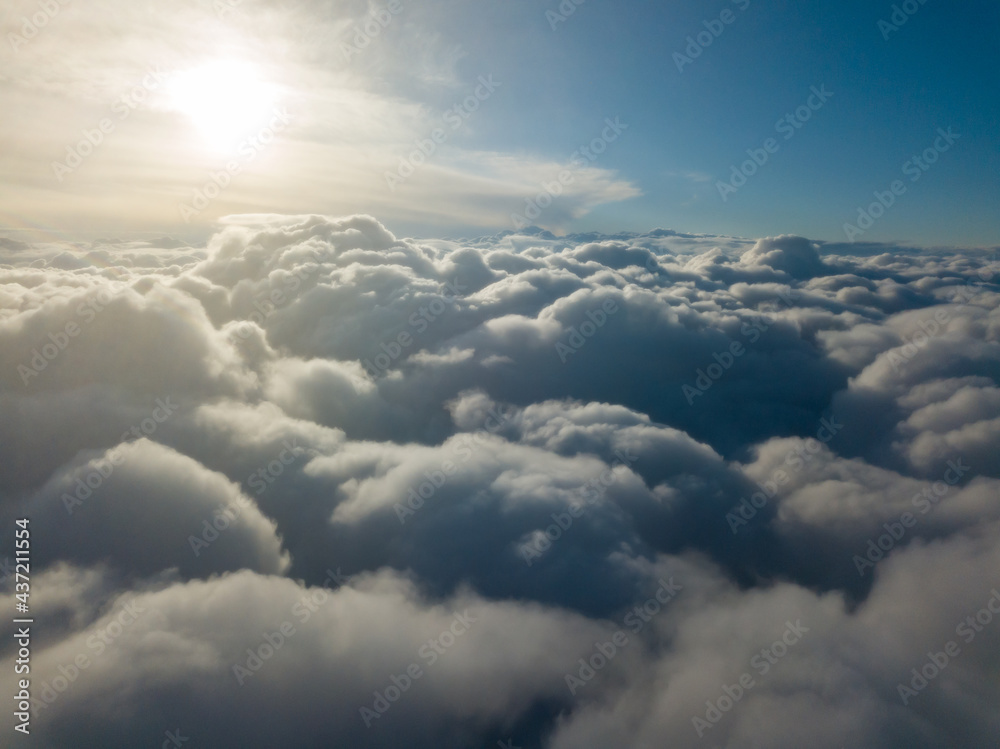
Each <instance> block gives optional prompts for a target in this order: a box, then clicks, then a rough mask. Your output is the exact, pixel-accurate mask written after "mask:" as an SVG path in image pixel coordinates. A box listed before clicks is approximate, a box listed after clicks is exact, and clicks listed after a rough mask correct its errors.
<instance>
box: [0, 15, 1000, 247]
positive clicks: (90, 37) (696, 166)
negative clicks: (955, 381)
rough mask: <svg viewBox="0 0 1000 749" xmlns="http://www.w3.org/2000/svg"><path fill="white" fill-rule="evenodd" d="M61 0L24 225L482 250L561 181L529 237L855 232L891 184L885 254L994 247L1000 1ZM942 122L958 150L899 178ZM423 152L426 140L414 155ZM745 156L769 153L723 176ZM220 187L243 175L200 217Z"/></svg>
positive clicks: (14, 85)
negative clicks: (442, 240) (338, 234)
mask: <svg viewBox="0 0 1000 749" xmlns="http://www.w3.org/2000/svg"><path fill="white" fill-rule="evenodd" d="M227 1H228V2H229V3H230V4H229V5H227V4H226V3H227ZM914 3H916V0H914ZM46 7H47V8H48V9H47V10H46V9H44V8H43V7H42V5H39V3H38V2H37V0H23V1H22V0H14V1H13V2H9V3H7V4H6V22H5V25H4V37H5V39H4V40H3V41H4V44H3V46H2V48H0V49H2V51H0V103H2V108H3V112H4V115H3V118H2V123H0V128H2V130H0V138H2V140H0V142H2V144H3V146H2V154H3V157H2V158H3V161H2V163H0V182H2V187H0V190H2V193H0V204H2V206H3V213H2V215H0V228H2V229H4V230H6V232H7V234H8V236H22V235H19V234H17V232H22V231H25V232H31V235H32V236H53V235H54V236H57V237H75V236H84V237H91V238H93V237H94V236H98V235H103V234H107V233H111V234H112V235H114V236H134V235H136V234H137V233H142V234H143V235H145V236H148V235H149V233H163V232H168V233H173V234H180V235H182V236H186V237H198V238H204V237H205V236H206V234H207V232H208V227H209V226H210V225H211V223H212V221H213V220H214V219H216V218H218V217H219V216H222V215H225V214H228V213H246V212H250V213H255V212H264V213H269V212H278V213H282V212H300V213H301V212H318V213H325V214H332V215H347V214H350V213H354V212H359V211H363V212H369V213H373V214H375V215H378V216H379V217H380V218H382V219H383V220H385V221H388V222H389V223H390V224H391V225H392V226H393V227H394V228H395V229H396V230H398V231H403V232H410V233H414V234H417V235H424V236H428V235H430V236H440V235H441V234H451V235H456V234H462V233H473V234H481V233H484V232H489V231H494V230H499V229H511V228H514V226H513V223H512V218H511V214H513V213H518V214H520V215H525V211H526V210H530V209H529V208H527V206H526V203H525V201H526V199H527V200H530V199H532V198H535V197H537V196H539V195H542V196H543V200H545V199H546V198H545V185H546V184H548V185H555V186H556V188H557V189H550V190H549V193H550V194H553V193H558V194H557V196H556V197H555V198H554V199H553V200H552V204H551V205H550V206H547V207H546V209H545V210H543V211H541V213H540V215H538V217H537V218H536V219H531V217H530V216H527V218H528V221H527V223H535V224H538V225H541V226H543V227H545V228H548V229H551V230H553V231H555V232H557V233H561V232H568V231H581V230H594V229H597V230H602V231H621V230H635V231H647V230H649V229H652V228H654V227H658V226H662V227H671V228H675V229H677V230H680V231H695V232H699V231H701V232H721V233H732V234H738V235H740V236H761V235H765V234H779V233H784V232H790V233H797V234H802V235H806V236H810V237H813V238H815V239H823V240H832V241H845V240H846V239H848V238H849V237H848V236H847V235H846V233H845V230H844V224H845V223H847V222H851V223H855V224H856V223H857V221H858V208H859V207H866V206H868V205H869V204H870V203H871V202H872V200H874V199H875V197H874V196H873V192H875V191H880V192H883V193H884V192H885V191H887V190H890V185H891V183H892V182H893V181H894V180H897V179H898V180H901V181H902V182H903V183H904V186H905V188H906V191H905V193H904V194H901V195H899V196H898V200H896V201H894V204H893V206H892V207H891V208H890V209H889V210H887V211H886V212H885V215H884V216H881V217H879V218H878V219H877V220H876V221H875V222H874V224H873V226H871V228H869V229H868V230H867V231H866V232H865V234H864V235H863V239H864V240H879V241H882V240H895V241H902V242H907V243H910V244H917V245H923V246H931V245H982V244H995V243H996V242H997V241H998V239H997V237H998V234H1000V232H998V229H1000V218H998V212H997V211H996V205H997V202H998V198H1000V188H998V180H997V179H996V174H997V173H998V170H1000V154H998V149H997V147H996V144H997V134H998V133H997V128H998V127H1000V125H998V123H1000V103H998V99H997V97H996V96H995V95H993V92H995V91H996V90H997V84H998V72H997V71H998V66H997V64H996V62H997V56H996V48H995V39H996V34H997V30H998V20H1000V15H998V14H1000V11H998V10H997V8H996V6H995V5H994V4H990V3H986V2H972V3H965V4H963V5H962V7H961V10H958V9H955V8H954V7H953V6H951V5H948V4H946V3H942V2H928V3H926V4H923V5H920V4H919V3H916V4H915V5H913V8H910V9H911V10H914V9H915V11H916V12H915V13H914V14H913V15H912V17H909V16H906V15H905V14H904V16H903V17H905V18H906V19H907V20H906V22H905V24H902V25H899V26H893V27H890V26H887V25H885V23H883V24H882V25H881V26H880V23H879V22H880V21H882V22H887V23H890V24H891V23H892V14H893V10H892V7H891V4H880V3H871V2H862V1H861V0H847V1H846V2H839V3H835V4H827V5H823V4H814V3H806V4H803V3H793V2H776V3H775V2H772V3H767V2H763V1H761V0H733V1H732V2H728V1H726V2H723V1H722V0H718V1H716V2H713V3H711V4H709V5H704V4H702V3H680V2H675V1H674V0H670V1H669V2H631V3H625V4H623V3H602V2H597V1H596V0H588V2H584V3H582V4H580V5H579V6H577V5H574V4H573V3H571V2H569V0H567V2H566V3H565V4H564V5H563V6H561V7H562V10H560V6H559V5H558V4H557V3H554V2H552V3H535V2H529V1H527V0H505V1H504V2H488V3H485V2H457V1H447V0H428V1H426V2H419V3H417V2H412V1H410V0H394V2H393V3H391V4H388V3H383V2H371V3H366V2H361V1H349V0H344V1H332V0H331V1H328V2H320V1H318V0H316V1H313V2H310V1H308V0H302V2H295V3H292V2H267V1H265V0H245V1H244V2H239V1H238V0H216V1H215V2H211V1H210V0H191V1H189V2H179V3H134V2H126V1H125V0H95V1H94V2H88V3H82V2H63V3H58V2H57V3H55V4H53V5H51V6H46ZM567 11H572V12H567ZM31 19H34V21H32V20H31ZM896 20H897V21H898V20H900V19H899V18H897V19H896ZM380 21H381V22H380ZM39 22H44V23H39ZM366 29H367V31H366ZM689 37H690V39H689ZM706 43H707V46H704V45H706ZM150 71H157V75H150ZM481 77H482V79H483V80H485V81H486V82H487V84H488V85H484V84H482V83H480V78H481ZM814 88H815V89H816V90H819V91H823V92H828V93H829V96H826V95H824V96H823V97H822V98H815V97H814V98H812V99H810V97H811V96H813V94H812V91H813V89H814ZM477 91H478V97H477ZM470 97H471V98H470ZM810 103H812V104H813V105H814V106H813V108H812V109H810V108H809V104H810ZM817 105H818V106H817ZM275 110H277V111H278V112H280V113H282V118H277V119H276V118H275V114H274V112H275ZM789 116H790V117H791V120H789V119H787V118H788V117H789ZM105 118H106V122H105V125H106V126H107V127H106V129H107V130H108V131H109V132H107V133H101V132H100V123H101V121H102V120H103V119H105ZM607 120H611V121H617V122H618V123H620V125H621V127H618V128H616V129H614V130H608V126H607V123H606V121H607ZM782 121H784V124H782ZM269 126H271V127H273V128H274V130H275V132H274V133H273V137H272V133H271V132H270V131H267V130H265V128H268V127H269ZM939 128H942V129H946V130H947V129H948V128H951V132H953V133H955V134H957V135H958V136H959V137H958V138H957V140H953V142H950V143H949V147H948V150H947V151H946V152H937V153H931V154H930V156H931V157H933V158H934V160H935V163H933V164H932V165H931V164H928V165H927V166H928V168H927V169H926V171H925V170H923V169H919V168H915V167H913V166H912V164H911V166H910V171H909V172H907V171H905V170H906V169H907V163H908V162H910V160H911V159H912V157H914V156H917V157H920V156H921V154H923V153H924V151H925V150H926V149H932V151H933V148H934V145H935V141H936V140H937V142H938V143H939V144H940V143H942V141H940V140H939V135H938V129H939ZM435 130H438V138H437V141H438V142H434V140H435V139H434V133H435ZM262 131H263V132H262ZM88 132H89V133H90V140H91V141H100V142H99V144H98V145H95V146H94V147H93V149H92V152H91V147H90V143H88V142H87V140H86V138H87V133H88ZM259 135H263V138H264V140H266V141H267V143H264V144H262V143H260V142H259V141H257V142H256V144H255V142H254V141H250V140H247V139H249V138H254V137H256V136H259ZM608 136H610V137H611V138H613V140H611V139H610V138H609V137H608ZM769 138H774V143H773V144H772V151H773V152H772V153H767V152H766V151H765V150H762V149H763V147H764V144H765V142H766V141H767V139H769ZM81 139H83V141H84V142H83V144H82V146H80V145H79V143H80V141H81ZM595 139H596V141H595ZM420 142H422V143H423V148H424V151H425V152H428V153H429V152H430V151H433V152H432V153H429V155H427V156H426V157H424V155H423V154H421V153H420V152H419V151H417V153H416V156H415V158H413V159H411V154H414V152H415V150H416V149H418V148H419V143H420ZM591 144H593V145H594V150H591ZM581 148H586V149H587V151H586V152H585V153H583V152H580V151H579V149H581ZM68 149H72V150H73V152H74V154H75V155H74V154H71V153H70V151H69V150H68ZM748 149H749V150H751V151H752V152H754V153H756V154H757V156H758V161H761V160H763V158H762V157H766V159H767V161H766V162H765V163H763V164H762V165H761V166H759V167H757V165H754V164H748V166H747V171H755V173H753V174H752V176H750V177H749V178H748V179H747V180H746V184H745V185H738V189H737V190H735V191H732V192H730V191H727V190H725V188H720V182H721V181H729V182H730V185H733V184H734V183H733V182H732V180H733V168H734V167H736V168H737V169H739V168H740V167H741V165H742V164H743V162H745V161H747V159H749V158H751V157H752V156H753V153H751V154H748V153H747V151H748ZM88 154H89V155H88ZM77 157H79V160H77ZM67 159H69V161H67ZM404 160H406V161H408V162H409V164H408V165H404V166H402V167H401V164H403V162H404ZM57 162H58V163H60V164H63V165H64V167H60V166H57V165H56V163H57ZM415 162H423V163H415ZM74 164H78V165H77V166H73V165H74ZM227 164H232V165H233V166H234V167H235V168H236V169H238V173H237V174H235V176H233V175H225V174H224V172H225V169H226V165H227ZM411 165H412V166H415V168H414V169H413V173H412V175H409V176H407V177H406V178H405V179H403V180H402V181H401V182H399V183H395V182H394V180H392V179H387V176H386V175H387V173H395V174H396V175H397V176H398V175H399V174H400V169H402V173H403V174H409V171H408V170H409V166H411ZM564 170H569V171H564ZM212 173H215V174H216V175H217V176H216V182H217V183H226V184H225V186H224V188H223V189H221V190H220V194H219V195H218V196H217V197H215V198H213V199H211V200H209V201H208V204H207V206H205V207H203V208H202V209H201V210H198V209H197V205H199V204H198V203H196V202H195V201H196V197H195V196H196V191H197V190H199V189H203V188H204V187H205V185H206V184H208V185H209V188H208V189H209V191H210V193H213V194H214V187H213V186H211V185H212V182H211V180H212V177H211V174H212ZM561 173H562V174H564V176H566V181H565V184H563V185H560V184H559V183H558V178H559V175H560V174H561ZM918 175H919V179H918V180H917V181H913V177H914V176H918ZM230 177H231V182H227V179H229V178H230ZM739 179H740V177H736V180H737V181H738V180H739ZM390 183H393V184H390ZM723 193H725V194H724V195H723ZM182 204H186V205H188V206H192V207H193V210H191V211H183V212H182V208H181V205H182Z"/></svg>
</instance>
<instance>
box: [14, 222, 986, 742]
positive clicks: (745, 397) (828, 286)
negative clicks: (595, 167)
mask: <svg viewBox="0 0 1000 749" xmlns="http://www.w3.org/2000/svg"><path fill="white" fill-rule="evenodd" d="M833 249H836V248H829V247H827V248H825V247H824V246H823V245H821V244H818V243H815V242H812V241H810V240H808V239H805V238H802V237H792V236H782V237H774V238H764V239H760V240H757V241H752V240H744V239H739V238H730V237H716V236H701V235H682V234H678V233H676V232H673V231H669V230H657V231H655V232H651V233H649V234H643V235H635V234H622V235H616V236H600V235H588V236H582V235H576V236H570V237H564V238H556V237H554V236H552V235H550V234H548V233H545V232H541V231H537V230H530V229H529V230H525V231H524V232H521V233H503V234H500V235H496V236H491V237H482V238H476V239H465V240H454V239H440V240H412V239H400V238H397V237H396V236H395V235H394V234H393V233H392V232H391V231H390V230H389V229H388V228H386V227H385V226H383V225H382V224H380V223H379V222H378V221H377V220H375V219H373V218H371V217H369V216H361V215H358V216H350V217H345V218H330V217H324V216H315V215H314V216H273V215H255V216H237V217H231V218H230V219H228V220H227V222H226V223H225V225H224V226H223V228H222V229H221V230H220V231H219V232H218V233H217V234H216V235H215V236H214V237H213V238H212V239H211V240H210V241H209V242H208V243H207V246H205V247H186V246H183V245H182V243H178V242H174V241H172V240H166V239H164V240H160V241H151V242H147V243H125V242H118V241H116V240H113V239H109V240H102V241H99V242H95V243H93V245H91V246H66V245H61V244H49V245H30V244H24V243H15V242H8V243H4V244H3V245H2V246H0V262H2V263H3V265H0V355H2V360H3V361H4V363H5V366H4V367H3V368H2V369H0V416H2V418H0V425H2V426H0V430H2V435H3V437H2V439H0V453H2V455H0V458H2V460H0V476H2V481H0V499H2V507H0V512H2V518H0V519H2V525H3V527H4V531H3V533H4V536H3V538H4V546H3V548H4V549H8V548H11V547H10V546H8V545H7V539H12V538H13V527H14V525H13V521H14V519H15V518H17V517H22V516H25V515H27V516H28V517H30V518H31V520H32V531H33V546H32V548H33V557H34V559H33V561H34V563H35V569H34V570H33V571H34V573H35V577H34V579H33V581H32V583H33V584H32V591H33V593H32V601H33V613H34V616H35V617H36V620H37V621H39V622H45V626H44V627H39V635H38V637H39V639H37V640H35V641H34V643H33V648H34V650H33V661H32V674H31V675H32V684H33V696H34V698H35V702H36V704H35V708H36V710H35V716H34V720H33V733H35V734H36V737H35V738H36V739H37V740H38V741H40V742H41V744H39V745H42V744H44V745H45V746H47V747H54V748H59V747H71V746H82V745H101V746H107V747H119V746H120V747H134V746H138V745H158V743H162V741H163V740H164V738H163V737H164V735H165V732H167V731H171V732H173V731H177V730H179V731H180V733H181V734H183V735H184V736H189V737H191V745H193V746H213V747H244V746H255V745H277V744H281V745H284V746H301V747H312V746H325V745H331V744H333V745H338V746H371V747H393V746H399V745H400V744H401V743H402V742H403V741H406V742H407V743H408V744H409V745H414V746H419V747H455V748H456V749H458V748H461V747H473V746H481V745H495V742H497V741H513V745H514V746H522V747H549V748H550V749H562V748H564V747H571V746H572V747H586V748H588V749H590V748H592V749H600V748H601V747H608V746H628V747H636V748H638V747H644V746H677V747H687V746H691V747H695V746H726V747H734V748H736V747H740V748H742V747H746V748H747V749H749V748H750V747H755V746H767V747H789V749H790V748H791V747H800V746H803V745H809V746H816V747H829V748H830V749H833V748H834V747H841V746H844V745H848V744H851V745H857V746H865V747H885V748H886V749H888V748H889V747H904V746H905V747H927V748H930V747H949V746H954V745H962V746H983V745H985V744H986V742H987V740H988V738H989V737H992V736H995V735H997V734H998V732H1000V723H998V718H997V714H996V711H995V709H994V707H995V705H996V702H997V699H998V698H1000V679H998V673H1000V668H998V667H1000V661H998V660H997V655H996V654H997V653H998V652H1000V649H998V645H1000V624H998V623H995V622H993V621H992V619H993V618H994V613H998V612H1000V594H996V592H995V590H996V588H997V587H998V586H1000V579H998V577H997V570H998V569H1000V536H998V530H1000V505H998V503H997V496H998V489H1000V461H998V458H997V455H998V452H997V446H998V437H1000V387H998V383H1000V286H998V284H997V268H996V266H995V264H991V263H990V259H989V257H988V256H987V255H985V254H983V253H975V252H967V253H959V254H956V253H950V254H944V253H940V254H938V253H930V252H923V253H919V252H913V251H909V250H906V249H903V248H879V251H878V252H873V253H869V254H866V255H864V256H854V255H847V254H843V253H841V252H834V251H832V250H833ZM8 556H12V553H10V552H8ZM3 586H4V588H3V591H4V593H3V595H2V596H0V597H2V598H3V599H4V602H3V605H4V606H8V607H12V606H13V595H14V587H13V578H12V577H8V578H7V579H6V580H5V581H4V582H3ZM991 606H992V609H991V608H990V607H991ZM993 609H996V610H997V611H996V612H993ZM7 610H11V609H10V608H8V609H7ZM984 611H985V612H986V613H985V614H984V613H983V612H984ZM977 615H978V616H979V617H980V618H979V619H978V620H977V619H976V617H977ZM967 617H972V620H971V623H970V622H966V621H965V620H966V618H967ZM987 619H988V620H989V621H987ZM949 642H952V643H953V645H954V646H955V647H954V648H952V649H951V652H953V653H954V651H955V650H956V649H957V651H958V652H957V654H953V655H946V656H944V657H946V658H947V661H948V662H947V665H944V666H942V665H941V661H940V658H941V656H939V655H938V654H939V653H947V652H948V651H947V650H946V647H947V646H948V643H949ZM16 657H17V656H16V650H15V648H14V647H13V646H12V645H11V643H9V642H8V643H7V644H5V645H4V646H3V649H2V650H0V660H2V661H3V664H2V667H3V668H4V669H10V670H11V671H13V662H14V659H15V658H16ZM929 659H930V662H931V663H932V666H934V663H933V662H934V659H938V664H937V666H936V667H932V668H926V669H925V666H926V664H927V663H928V662H929ZM83 662H86V663H87V665H86V666H83V665H82V663H83ZM912 669H916V670H917V671H916V675H915V674H914V673H913V672H912V671H911V670H912ZM935 671H936V672H935ZM921 672H923V673H924V674H930V673H931V672H935V673H934V675H933V676H921ZM418 673H419V675H417V674H418ZM69 674H73V676H72V678H71V677H70V675H69ZM921 680H923V682H924V683H925V686H923V687H920V686H919V685H920V683H921ZM900 685H903V688H902V689H901V688H900ZM918 687H919V688H918ZM908 690H909V691H908ZM910 692H912V694H911V693H910ZM12 721H13V718H12V716H10V715H9V714H8V715H6V716H4V717H3V718H0V724H2V725H0V730H3V731H5V732H10V731H12V730H13V723H12Z"/></svg>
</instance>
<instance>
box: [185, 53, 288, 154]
mask: <svg viewBox="0 0 1000 749" xmlns="http://www.w3.org/2000/svg"><path fill="white" fill-rule="evenodd" d="M170 89H171V90H170V94H171V100H172V106H173V108H174V109H176V110H177V111H179V112H182V113H183V114H185V115H187V116H188V117H189V118H190V119H191V121H192V123H193V124H194V126H195V127H196V128H197V129H198V131H199V132H200V133H201V135H202V137H203V138H204V139H205V141H206V142H207V143H208V144H209V145H210V146H211V147H212V148H213V149H216V150H220V151H228V150H232V149H235V148H236V146H237V145H238V144H239V142H240V141H241V140H242V139H243V138H244V137H246V135H247V134H248V133H250V132H251V131H252V130H254V129H256V128H259V127H260V126H261V124H262V122H264V121H266V119H267V117H268V116H269V114H270V113H271V110H272V108H273V107H274V105H275V103H276V102H277V98H278V97H277V88H276V87H275V86H274V85H273V84H268V83H266V82H264V81H263V80H262V79H261V77H260V75H259V73H258V71H257V69H256V68H255V66H253V65H251V64H250V63H246V62H242V61H236V60H220V61H216V62H211V63H207V64H205V65H201V66H199V67H197V68H194V69H192V70H188V71H186V72H183V73H179V74H177V75H175V76H174V77H173V80H172V81H171V85H170Z"/></svg>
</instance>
